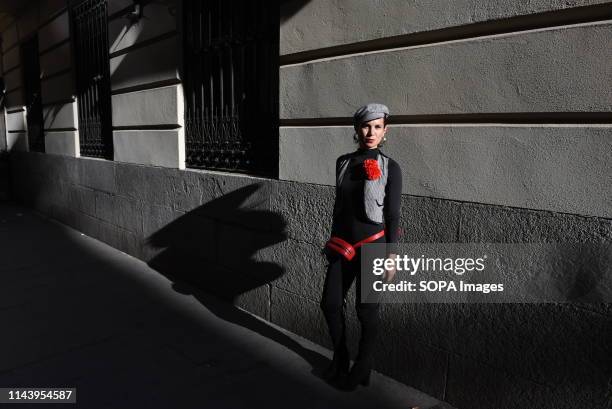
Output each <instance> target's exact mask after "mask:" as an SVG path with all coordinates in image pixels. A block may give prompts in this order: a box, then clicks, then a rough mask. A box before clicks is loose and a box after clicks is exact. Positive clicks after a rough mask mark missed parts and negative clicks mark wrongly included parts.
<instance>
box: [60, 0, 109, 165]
mask: <svg viewBox="0 0 612 409" xmlns="http://www.w3.org/2000/svg"><path fill="white" fill-rule="evenodd" d="M70 14H71V21H72V30H73V31H72V32H73V37H74V48H75V49H74V54H75V60H76V92H77V97H78V111H79V140H80V146H81V155H83V156H93V157H98V158H107V159H112V158H113V139H112V122H111V121H112V113H111V96H110V68H109V57H108V33H107V32H108V25H107V0H85V1H75V2H73V3H72V4H71V8H70Z"/></svg>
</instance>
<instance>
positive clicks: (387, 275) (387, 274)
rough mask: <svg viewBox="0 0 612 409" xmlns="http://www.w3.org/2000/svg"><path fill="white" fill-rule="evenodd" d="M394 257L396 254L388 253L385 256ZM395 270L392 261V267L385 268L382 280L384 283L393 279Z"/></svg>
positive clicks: (392, 258)
mask: <svg viewBox="0 0 612 409" xmlns="http://www.w3.org/2000/svg"><path fill="white" fill-rule="evenodd" d="M396 257H397V254H389V255H388V256H387V259H391V260H395V258H396ZM396 271H397V266H396V265H395V262H393V268H391V269H386V270H385V278H384V280H385V282H386V283H390V282H391V281H393V278H394V277H395V272H396Z"/></svg>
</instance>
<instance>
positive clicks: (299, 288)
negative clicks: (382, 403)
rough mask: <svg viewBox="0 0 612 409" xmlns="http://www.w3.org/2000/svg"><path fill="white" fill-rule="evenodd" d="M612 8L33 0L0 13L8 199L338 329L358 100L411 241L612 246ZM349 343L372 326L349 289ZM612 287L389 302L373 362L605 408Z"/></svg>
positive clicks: (474, 402) (434, 385)
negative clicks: (330, 266) (377, 109)
mask: <svg viewBox="0 0 612 409" xmlns="http://www.w3.org/2000/svg"><path fill="white" fill-rule="evenodd" d="M611 20H612V4H611V3H609V2H602V1H588V0H572V1H565V0H563V1H561V0H533V1H527V2H505V1H499V2H486V3H483V2H476V1H472V0H461V1H443V2H426V1H421V0H416V1H409V2H407V1H400V0H385V1H366V0H363V1H362V0H355V1H348V0H310V1H307V0H293V1H281V2H280V3H275V2H261V4H257V3H256V2H249V1H237V0H232V1H210V2H197V1H186V0H185V1H180V0H151V1H147V0H141V1H134V2H132V1H128V0H85V1H75V2H72V1H70V2H66V1H65V0H41V1H33V2H30V3H28V5H27V6H26V7H24V8H21V9H18V10H12V12H11V13H5V14H4V16H3V18H2V19H1V20H0V33H1V34H0V35H1V37H2V73H3V75H2V76H3V78H4V81H5V84H6V97H5V104H4V126H5V129H6V132H4V133H2V135H0V139H2V142H0V148H4V149H6V150H7V151H9V152H10V155H9V156H10V175H11V183H12V192H11V193H12V195H13V197H14V198H15V199H17V200H20V201H22V202H24V203H25V204H27V205H29V206H31V207H33V208H35V209H36V210H38V211H39V212H41V213H43V214H46V215H48V216H50V217H52V218H54V219H57V220H59V221H60V222H62V223H65V224H67V225H70V226H72V227H74V228H76V229H78V230H80V231H82V232H84V233H85V234H87V235H89V236H91V237H94V238H97V239H99V240H102V241H104V242H106V243H108V244H110V245H111V246H113V247H116V248H118V249H120V250H122V251H124V252H126V253H128V254H130V255H132V256H134V257H137V258H139V259H141V260H143V261H146V262H147V263H149V264H150V265H151V266H153V267H154V268H156V269H157V270H158V271H160V272H161V273H163V274H165V275H167V276H169V277H170V278H173V279H176V280H177V281H181V282H183V281H184V282H189V283H191V284H192V285H195V286H197V287H198V288H200V289H202V290H204V291H207V292H211V293H213V294H217V295H219V296H220V297H223V298H226V299H227V300H228V301H231V302H233V303H235V304H236V305H238V306H240V307H242V308H244V309H246V310H248V311H250V312H252V313H254V314H256V315H258V316H260V317H263V318H265V319H266V320H269V321H271V322H273V323H275V324H278V325H280V326H282V327H284V328H286V329H288V330H290V331H292V332H294V333H297V334H299V335H302V336H304V337H306V338H309V339H311V340H313V341H315V342H318V343H320V344H323V345H326V346H329V341H328V336H327V333H326V326H325V323H324V319H323V316H322V313H321V311H320V308H319V297H320V294H321V291H322V287H323V280H324V272H325V260H324V258H323V257H322V256H321V248H322V246H323V244H324V243H325V241H326V240H327V238H328V235H329V228H330V222H331V210H332V209H331V208H332V205H333V200H334V188H333V185H334V169H333V167H334V163H335V158H336V157H337V156H339V155H340V154H342V153H345V152H347V151H351V150H353V149H354V148H355V145H354V142H353V138H352V135H353V130H352V127H351V115H352V113H353V112H354V110H355V109H356V108H357V107H359V106H360V105H363V104H364V103H366V102H369V101H380V102H384V103H385V104H387V105H388V106H389V108H390V110H391V114H392V122H391V127H390V131H389V132H388V137H389V141H388V143H387V144H386V146H385V147H384V149H383V150H384V151H385V152H387V153H388V154H389V155H390V156H391V157H393V158H394V159H395V160H396V161H397V162H398V163H399V164H400V165H401V167H402V170H403V174H404V181H403V198H402V229H403V231H404V236H403V240H404V241H406V242H444V243H453V242H499V243H528V242H579V243H605V242H610V241H612V201H611V200H612V199H611V198H612V165H611V163H612V93H611V92H610V84H611V83H612V48H610V46H609V44H610V42H611V41H612V30H611V29H612V23H611ZM348 304H349V306H348V314H349V318H350V334H351V335H352V337H351V339H352V341H353V343H352V345H351V348H352V349H353V350H354V349H355V348H356V344H355V341H356V336H357V335H358V331H359V327H358V321H357V318H356V316H355V313H354V308H353V306H354V297H353V296H351V298H350V299H349V300H348ZM611 318H612V309H610V304H589V305H576V304H571V305H570V304H529V305H527V304H524V305H523V304H484V305H470V304H387V305H384V307H383V321H384V329H383V331H382V332H383V335H382V337H383V338H384V339H383V340H381V341H380V342H381V343H382V344H384V345H385V348H381V349H380V351H379V352H378V354H377V356H376V360H377V367H376V369H377V370H379V371H380V372H383V373H385V374H387V375H389V376H392V377H394V378H396V379H398V380H400V381H402V382H405V383H407V384H409V385H411V386H413V387H415V388H417V389H420V390H422V391H424V392H427V393H429V394H431V395H432V396H435V397H437V398H439V399H442V400H445V401H447V402H449V403H451V404H453V405H456V406H458V407H470V408H492V407H496V408H505V407H507V408H515V407H519V406H522V407H529V408H531V407H534V408H535V407H538V408H540V407H541V408H545V407H555V408H560V407H570V406H571V407H576V406H579V407H592V408H597V407H602V408H603V407H606V406H605V405H606V403H607V404H610V396H609V390H610V385H611V384H612V377H611V376H612V374H611V373H610V360H609V359H610V356H612V351H611V348H612V347H611V345H612V342H610V341H612V340H611V339H610V335H609V334H610V329H611V322H612V321H611Z"/></svg>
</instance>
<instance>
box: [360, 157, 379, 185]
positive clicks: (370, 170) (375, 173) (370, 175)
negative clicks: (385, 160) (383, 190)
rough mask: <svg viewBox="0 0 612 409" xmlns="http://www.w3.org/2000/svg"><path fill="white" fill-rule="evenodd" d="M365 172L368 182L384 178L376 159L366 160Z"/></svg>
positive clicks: (364, 164) (364, 162)
mask: <svg viewBox="0 0 612 409" xmlns="http://www.w3.org/2000/svg"><path fill="white" fill-rule="evenodd" d="M363 170H364V171H365V175H366V178H367V179H368V180H376V179H378V178H380V177H381V176H382V172H381V171H380V168H379V167H378V161H377V160H376V159H366V160H364V161H363Z"/></svg>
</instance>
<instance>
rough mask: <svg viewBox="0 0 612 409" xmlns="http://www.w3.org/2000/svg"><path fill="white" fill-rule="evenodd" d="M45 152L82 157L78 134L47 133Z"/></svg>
mask: <svg viewBox="0 0 612 409" xmlns="http://www.w3.org/2000/svg"><path fill="white" fill-rule="evenodd" d="M45 152H46V153H49V154H55V155H65V156H72V157H75V158H76V157H78V156H79V155H80V149H79V134H78V132H77V131H68V132H45Z"/></svg>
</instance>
